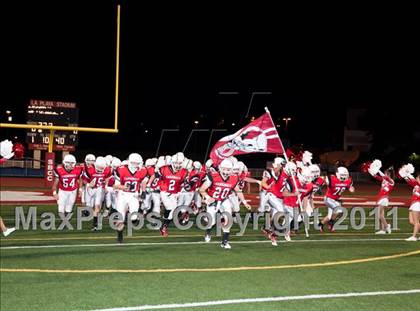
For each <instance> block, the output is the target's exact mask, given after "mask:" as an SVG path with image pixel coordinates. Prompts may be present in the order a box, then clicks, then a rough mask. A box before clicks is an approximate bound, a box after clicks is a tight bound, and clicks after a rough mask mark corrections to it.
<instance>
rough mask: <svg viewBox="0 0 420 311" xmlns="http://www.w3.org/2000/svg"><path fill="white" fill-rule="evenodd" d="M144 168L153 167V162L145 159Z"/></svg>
mask: <svg viewBox="0 0 420 311" xmlns="http://www.w3.org/2000/svg"><path fill="white" fill-rule="evenodd" d="M144 166H145V167H150V166H153V160H152V159H146V162H144Z"/></svg>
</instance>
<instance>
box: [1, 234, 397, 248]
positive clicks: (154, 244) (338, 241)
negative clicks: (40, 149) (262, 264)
mask: <svg viewBox="0 0 420 311" xmlns="http://www.w3.org/2000/svg"><path fill="white" fill-rule="evenodd" d="M280 238H281V237H280ZM214 239H215V240H216V241H213V242H209V243H207V242H204V241H196V242H139V243H123V244H119V243H101V244H57V245H20V246H2V247H0V249H1V250H8V249H40V248H79V247H110V246H118V247H124V246H157V245H197V244H219V243H220V237H215V238H214ZM366 241H369V242H378V241H379V242H380V241H404V238H384V239H381V238H377V239H370V238H369V239H363V238H362V239H322V240H292V241H291V242H286V241H283V240H280V241H278V242H279V243H329V242H333V243H334V242H336V243H342V242H362V243H363V242H366ZM230 243H231V244H258V243H271V241H269V240H258V241H231V242H230Z"/></svg>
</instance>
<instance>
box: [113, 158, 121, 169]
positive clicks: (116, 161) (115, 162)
mask: <svg viewBox="0 0 420 311" xmlns="http://www.w3.org/2000/svg"><path fill="white" fill-rule="evenodd" d="M111 166H112V168H113V169H114V170H115V169H117V168H118V167H120V166H121V160H120V159H118V158H113V159H112V163H111Z"/></svg>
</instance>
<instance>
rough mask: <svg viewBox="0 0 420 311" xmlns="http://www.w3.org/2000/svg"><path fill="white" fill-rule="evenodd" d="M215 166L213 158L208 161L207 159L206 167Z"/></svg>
mask: <svg viewBox="0 0 420 311" xmlns="http://www.w3.org/2000/svg"><path fill="white" fill-rule="evenodd" d="M212 166H213V160H212V159H208V160H207V161H206V168H208V169H209V168H210V167H212Z"/></svg>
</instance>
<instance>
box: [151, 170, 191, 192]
mask: <svg viewBox="0 0 420 311" xmlns="http://www.w3.org/2000/svg"><path fill="white" fill-rule="evenodd" d="M157 175H158V176H159V177H160V182H159V186H160V190H161V191H164V192H169V193H179V192H181V189H182V184H183V183H184V181H185V179H186V178H187V176H188V170H186V169H185V168H181V169H180V170H179V171H177V172H174V171H173V169H172V166H170V165H167V166H162V167H161V168H160V169H159V171H158V172H157Z"/></svg>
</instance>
